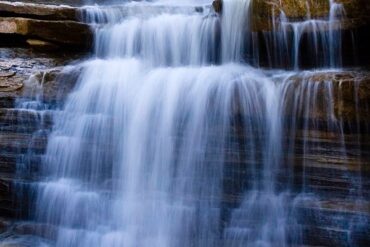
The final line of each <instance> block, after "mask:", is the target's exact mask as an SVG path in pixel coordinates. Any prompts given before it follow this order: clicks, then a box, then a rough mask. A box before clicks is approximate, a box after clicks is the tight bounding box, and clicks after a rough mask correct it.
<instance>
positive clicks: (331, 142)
mask: <svg viewBox="0 0 370 247" xmlns="http://www.w3.org/2000/svg"><path fill="white" fill-rule="evenodd" d="M29 2H32V3H29ZM39 2H40V4H38V3H37V4H35V1H24V3H16V4H15V3H13V1H11V2H8V1H0V45H1V48H0V243H1V241H4V244H5V243H9V245H5V246H13V245H11V244H12V243H13V242H12V241H13V240H17V239H18V238H19V237H22V236H25V235H33V236H36V237H41V238H44V239H49V240H51V241H52V240H53V238H55V236H53V235H47V236H45V234H44V232H45V231H44V230H43V229H44V228H49V229H50V228H52V226H49V225H43V224H39V223H32V222H31V223H30V222H28V221H27V220H28V219H29V217H30V216H32V214H33V212H32V210H33V206H32V204H33V203H35V198H33V197H32V196H33V193H32V185H33V183H34V182H35V181H37V180H39V179H40V177H39V176H40V174H39V170H40V167H39V166H40V165H41V164H42V163H41V159H42V155H43V154H44V152H45V147H46V144H47V142H48V134H49V133H50V131H51V129H52V127H53V114H56V113H54V111H55V110H56V109H60V108H62V107H63V104H64V102H65V100H66V98H67V97H68V94H69V93H70V92H71V91H72V90H73V88H74V86H75V83H76V81H77V78H78V76H79V74H78V62H80V61H82V60H84V59H85V58H86V57H89V56H90V53H89V52H90V51H91V49H92V48H91V47H92V43H93V31H92V30H93V29H92V27H91V26H90V25H89V24H86V23H83V22H82V16H83V11H84V9H83V8H80V7H78V6H76V5H79V4H78V3H76V2H75V1H73V3H72V1H71V2H67V1H55V2H53V3H55V4H59V3H63V4H71V5H72V4H73V5H74V6H73V7H68V6H56V5H49V4H48V5H45V4H44V3H45V1H44V2H43V1H39ZM47 2H48V3H49V1H47ZM300 2H303V1H298V0H297V1H262V0H259V1H255V9H254V11H255V12H256V13H258V14H256V15H255V17H254V18H256V19H255V20H253V22H254V23H255V25H254V28H255V30H254V31H255V33H256V34H257V35H259V36H261V37H262V36H263V37H266V36H264V35H266V33H271V32H274V30H273V29H272V28H271V25H272V22H271V20H272V19H271V16H272V14H274V11H275V10H276V9H279V8H283V9H284V10H285V13H286V14H287V15H288V16H289V17H291V18H294V19H300V18H304V15H305V13H306V11H303V10H302V11H300V10H301V9H302V8H306V7H305V6H304V5H302V4H300ZM309 2H310V3H311V2H312V4H313V3H315V4H319V3H318V2H314V1H309ZM319 2H320V1H319ZM324 2H327V1H323V3H324ZM343 2H344V4H346V10H347V15H348V18H347V19H346V22H345V23H343V25H342V26H341V28H343V34H344V36H345V37H347V38H345V39H347V41H345V44H346V42H347V43H350V41H349V40H352V34H353V33H355V34H357V36H356V38H357V43H356V44H357V45H355V46H356V51H357V54H358V56H357V59H352V58H353V54H354V53H353V52H349V53H348V56H345V64H346V67H345V68H344V69H343V70H340V71H339V70H309V71H299V72H296V73H292V75H291V76H289V77H287V78H286V79H285V81H289V83H290V87H289V88H288V89H287V93H286V100H285V102H284V106H285V107H284V109H286V110H285V112H284V114H285V115H284V119H285V120H284V121H285V122H284V126H285V129H286V130H287V134H286V135H287V136H286V139H287V140H286V142H284V145H285V147H284V148H283V149H284V150H289V151H290V152H291V154H289V155H287V156H286V157H287V161H286V164H291V163H293V164H294V167H293V171H294V174H293V176H292V178H293V181H292V183H293V184H294V186H293V187H294V191H293V192H292V195H291V196H293V194H295V193H297V194H298V193H299V192H300V191H302V188H303V187H305V191H307V192H308V193H311V194H313V195H315V196H313V197H312V198H311V199H307V200H298V202H297V204H298V206H297V207H296V209H295V210H298V211H299V213H297V214H298V215H300V218H299V219H298V222H299V224H300V226H301V227H302V229H303V236H304V239H303V240H304V244H305V246H367V245H368V244H370V237H369V236H370V227H369V223H370V193H369V191H370V123H369V121H370V120H369V119H370V70H369V60H368V55H369V54H370V49H369V48H368V43H367V42H368V41H369V40H370V39H369V35H368V32H367V31H368V30H370V29H369V22H368V19H369V15H368V11H367V10H368V4H367V2H366V3H365V2H361V1H357V2H356V1H344V0H343ZM361 4H364V5H361ZM280 5H282V6H280ZM347 5H348V6H347ZM214 6H216V9H218V10H219V11H222V7H221V6H218V7H217V4H214ZM315 6H316V5H315ZM301 12H302V13H301ZM327 12H328V8H327V6H326V5H325V7H322V6H321V5H318V6H316V11H314V13H313V15H317V16H320V15H322V16H324V15H327ZM303 13H304V14H303ZM260 42H261V44H264V42H265V39H261V41H260ZM351 42H352V41H351ZM259 47H261V48H260V49H261V54H262V57H263V56H264V55H266V50H264V49H265V48H264V47H265V46H264V45H261V46H259ZM300 49H302V50H303V53H304V50H305V49H306V48H305V47H304V46H302V47H301V48H300ZM344 49H347V48H346V46H344ZM351 49H352V46H351ZM306 52H309V51H306ZM303 56H304V55H303ZM260 65H262V66H263V67H265V68H267V67H269V66H271V64H269V62H268V59H267V58H265V59H261V64H260ZM68 66H71V67H73V69H70V70H68ZM277 67H279V68H280V67H281V66H277ZM76 68H77V69H76ZM307 68H310V64H309V63H308V64H307ZM274 69H276V68H274ZM328 81H330V82H331V87H329V88H328V87H326V86H325V85H326V84H327V82H328ZM297 92H301V93H302V92H303V93H302V94H303V95H306V96H307V97H310V95H313V96H314V98H312V99H311V101H308V102H311V105H310V106H309V107H307V106H301V107H299V106H297V105H296V104H297V102H307V100H304V99H300V101H299V100H298V101H297V100H296V99H295V95H297ZM328 95H331V96H332V97H330V98H329V97H328ZM238 97H239V96H238V94H237V93H236V96H235V107H234V110H233V113H232V114H233V119H234V123H233V125H232V130H231V131H230V138H231V139H232V140H233V141H234V143H235V146H234V149H231V150H226V157H225V173H226V174H227V175H225V177H224V182H223V183H224V188H223V191H224V192H223V196H222V202H223V204H224V206H225V208H229V209H232V208H235V207H237V205H240V203H241V201H242V195H243V191H244V190H245V188H246V187H248V181H245V179H243V176H245V174H248V173H249V172H250V166H251V165H255V164H251V162H256V160H249V159H248V155H247V154H245V155H235V153H236V151H237V152H239V153H241V154H243V151H242V150H244V148H245V145H247V144H246V143H248V141H247V139H248V135H244V134H242V133H245V130H244V129H243V123H241V122H240V119H242V117H241V116H240V114H241V113H240V109H239V107H240V102H239V100H238ZM35 104H39V105H37V106H36V107H35ZM329 105H330V107H328V106H329ZM297 107H298V108H297ZM330 114H332V115H333V116H330ZM328 116H330V117H329V118H328ZM292 118H294V119H295V122H294V124H295V125H296V126H297V127H294V128H296V130H295V132H294V135H295V136H294V140H295V142H294V145H293V146H294V147H293V148H292V143H291V141H290V140H291V136H289V135H291V133H292V132H290V131H289V130H290V129H291V128H292V126H291V125H292V122H291V120H292ZM338 123H339V124H340V129H341V131H342V132H341V136H340V137H338V126H336V124H338ZM333 126H334V127H333ZM215 135H216V136H217V126H215ZM179 136H181V134H179ZM343 146H344V148H345V150H346V151H345V153H343V152H342V151H343V150H340V147H343ZM292 161H294V162H292ZM208 162H209V163H210V164H212V155H211V154H209V158H208ZM276 172H277V173H278V174H279V178H280V180H281V181H285V180H286V177H287V176H288V174H286V173H285V172H284V170H280V171H276ZM282 183H283V182H282ZM360 194H361V197H359V195H360ZM359 198H360V199H359ZM227 215H228V213H227V210H225V221H227V218H228V216H227ZM240 220H241V221H242V219H240ZM352 222H356V223H355V224H352ZM358 222H362V224H363V225H357V224H358ZM48 232H49V233H50V232H52V231H48ZM225 241H226V242H225V243H224V245H225V246H227V239H226V240H225ZM18 244H19V245H20V246H22V241H20V242H18ZM0 246H1V244H0ZM15 246H18V245H15ZM24 246H32V244H31V245H30V243H27V242H24Z"/></svg>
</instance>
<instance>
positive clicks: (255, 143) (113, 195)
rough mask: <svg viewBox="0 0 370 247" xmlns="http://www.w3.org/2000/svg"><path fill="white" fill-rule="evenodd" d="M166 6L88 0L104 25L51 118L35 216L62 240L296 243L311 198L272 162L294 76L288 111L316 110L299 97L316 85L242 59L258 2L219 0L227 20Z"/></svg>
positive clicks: (90, 13)
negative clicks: (297, 211) (102, 5)
mask: <svg viewBox="0 0 370 247" xmlns="http://www.w3.org/2000/svg"><path fill="white" fill-rule="evenodd" d="M161 3H162V2H161ZM163 4H164V5H165V6H166V8H162V6H161V8H160V9H159V10H158V8H155V7H154V6H157V5H158V3H155V4H153V5H151V4H150V3H135V4H134V9H132V11H128V12H127V11H126V10H125V11H123V12H121V10H118V11H117V9H114V10H112V9H109V8H108V9H106V10H101V9H99V7H94V8H92V7H91V8H87V18H86V20H87V21H89V22H91V23H106V24H105V25H102V26H100V27H98V28H97V30H96V41H95V56H94V58H92V59H90V60H89V61H86V62H84V63H83V64H82V65H81V66H82V67H83V71H82V73H81V75H80V77H79V80H78V84H77V87H76V88H75V90H74V92H73V93H71V94H70V96H69V97H68V100H67V102H66V104H65V106H64V108H63V111H62V112H61V113H59V114H57V115H56V119H55V126H54V129H53V132H52V134H51V135H50V136H49V141H48V146H47V151H46V154H45V157H44V160H43V163H42V165H43V167H42V170H43V174H44V176H45V180H44V181H42V182H40V183H38V184H37V203H36V213H35V221H36V222H39V223H43V224H46V225H47V226H46V227H45V229H44V231H43V232H44V233H43V235H46V236H49V237H50V238H51V245H52V246H54V245H55V246H60V247H66V246H86V247H90V246H102V247H105V246H113V247H114V246H117V247H118V246H125V247H126V246H127V247H134V246H138V247H145V246H148V247H149V246H151V247H152V246H158V247H166V246H168V247H173V246H184V247H187V246H199V247H206V246H209V247H213V246H232V247H233V246H279V247H280V246H289V245H290V244H292V243H293V244H300V243H301V239H300V236H301V229H300V228H299V227H298V226H297V222H296V219H295V216H296V215H294V214H293V213H291V212H289V210H290V209H291V208H292V207H294V205H295V203H297V201H299V200H301V198H306V197H305V194H302V195H301V196H299V197H297V198H294V196H292V193H291V184H290V183H291V181H290V179H291V177H289V176H287V177H288V178H287V179H286V180H287V181H285V180H284V181H283V182H281V181H280V180H279V179H280V178H279V174H278V172H277V171H278V170H279V168H280V167H281V166H282V165H286V164H284V162H283V160H284V158H286V157H285V156H284V155H285V154H284V150H282V146H283V138H284V136H283V134H284V131H283V119H282V116H283V115H284V114H286V112H284V111H285V109H286V106H287V105H288V104H289V103H287V102H288V101H289V100H288V97H289V95H291V94H292V90H293V89H294V88H295V87H296V86H297V87H298V91H299V90H301V93H300V94H299V95H297V96H296V98H295V99H294V104H293V105H292V107H291V108H292V109H291V112H290V114H292V113H299V115H300V116H308V115H309V114H310V113H311V109H308V108H304V106H303V105H304V104H303V103H302V102H306V100H305V98H304V96H303V95H306V94H307V93H314V94H315V93H316V91H317V89H318V87H319V86H318V85H319V83H317V84H316V85H313V84H312V83H310V82H304V83H302V84H299V85H296V84H295V83H294V82H293V81H294V80H290V78H292V77H293V76H294V75H295V73H291V72H284V71H273V72H272V74H273V76H272V75H271V72H268V71H263V70H260V69H256V68H252V67H250V66H249V65H246V64H242V63H240V62H241V60H242V59H243V56H242V52H243V50H244V49H245V47H244V38H245V35H248V34H247V33H248V29H247V30H245V27H248V26H249V17H250V16H249V15H250V10H249V7H250V4H251V1H249V0H234V1H232V0H229V1H224V13H223V16H222V17H221V18H219V17H217V16H216V15H215V14H214V13H210V14H208V8H206V7H205V8H204V9H203V12H200V11H198V10H196V9H195V8H192V6H193V7H194V6H196V5H195V4H193V3H191V4H189V5H186V6H185V7H184V6H182V7H179V8H176V9H173V8H172V7H173V6H172V5H171V8H170V7H169V6H168V5H166V4H167V3H166V4H165V3H164V2H163ZM148 6H149V8H148ZM150 6H151V7H150ZM189 6H190V8H189ZM129 7H130V6H129ZM151 8H153V10H151ZM220 40H221V42H220ZM216 64H217V65H216ZM329 84H330V83H329ZM323 87H324V88H325V89H326V90H327V92H328V94H329V98H328V102H330V99H331V98H330V93H331V92H332V89H331V88H330V85H326V84H325V83H323ZM313 101H314V102H313V104H315V99H313ZM302 107H303V109H302ZM286 111H288V110H286ZM328 112H329V113H328V115H330V117H332V109H329V111H328ZM297 118H298V117H297ZM294 120H295V118H294ZM330 120H331V121H330V122H336V121H337V119H335V117H334V118H333V119H330ZM294 124H295V123H292V125H293V127H292V132H291V133H290V134H291V135H292V137H293V139H294V136H295V132H294V131H295V127H294ZM238 135H241V136H243V137H248V138H245V140H242V141H241V140H239V139H238V138H237V137H236V136H238ZM289 144H290V145H291V146H294V141H292V143H289ZM236 147H237V148H238V149H236ZM235 150H239V151H235ZM235 152H236V153H235ZM243 156H246V157H247V158H246V160H244V159H243ZM235 160H239V162H242V164H241V165H240V164H239V165H240V166H241V167H242V168H237V167H236V166H235V168H234V167H233V166H232V165H233V164H230V163H233V162H234V161H235ZM244 162H245V163H244ZM246 164H248V166H246ZM234 165H235V164H234ZM288 165H292V164H290V163H289V164H288ZM288 167H289V166H288ZM234 169H235V171H234ZM238 169H245V177H243V178H240V181H236V183H243V184H244V185H240V186H239V185H237V186H236V187H238V188H237V190H239V191H238V192H239V194H240V195H242V198H239V199H231V200H230V199H228V197H227V195H226V193H225V192H228V191H229V190H233V188H231V189H230V188H228V184H227V183H228V181H229V180H228V179H229V177H228V176H229V175H228V173H231V174H233V173H234V172H235V173H237V172H238ZM286 172H287V173H288V174H290V173H291V172H292V171H291V170H290V168H289V169H288V170H287V171H286ZM239 176H240V175H239ZM233 179H234V178H233ZM231 192H234V191H231ZM303 192H305V191H304V189H303ZM233 200H234V201H233ZM302 200H303V199H302ZM230 201H232V202H230ZM227 203H230V204H232V206H231V207H230V208H228V209H225V206H224V204H227ZM292 229H293V230H292Z"/></svg>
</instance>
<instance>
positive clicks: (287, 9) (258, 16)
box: [252, 0, 370, 31]
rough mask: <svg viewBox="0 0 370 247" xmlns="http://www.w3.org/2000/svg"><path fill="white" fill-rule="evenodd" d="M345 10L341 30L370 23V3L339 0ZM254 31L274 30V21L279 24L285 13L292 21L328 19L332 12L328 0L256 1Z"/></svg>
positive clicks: (357, 0) (253, 5)
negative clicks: (281, 16) (281, 14)
mask: <svg viewBox="0 0 370 247" xmlns="http://www.w3.org/2000/svg"><path fill="white" fill-rule="evenodd" d="M336 2H337V3H342V4H343V7H344V9H345V12H346V13H345V14H346V16H345V18H343V19H342V20H341V23H340V24H341V25H340V28H341V29H353V28H359V27H361V26H364V25H369V23H370V15H369V10H370V2H369V1H366V0H338V1H336ZM252 8H253V10H252V11H253V17H252V18H253V19H252V23H253V29H254V30H255V31H268V30H272V27H273V19H275V20H274V22H275V24H279V21H280V19H279V17H280V13H281V12H284V14H285V15H286V17H287V18H288V19H289V20H290V21H304V20H307V19H310V18H312V19H327V18H328V16H329V12H330V6H329V1H328V0H308V1H302V0H254V1H253V4H252Z"/></svg>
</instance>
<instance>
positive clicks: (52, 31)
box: [0, 17, 93, 47]
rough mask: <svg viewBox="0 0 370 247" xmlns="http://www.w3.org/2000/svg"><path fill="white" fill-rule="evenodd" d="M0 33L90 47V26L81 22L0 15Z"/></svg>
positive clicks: (91, 35)
mask: <svg viewBox="0 0 370 247" xmlns="http://www.w3.org/2000/svg"><path fill="white" fill-rule="evenodd" d="M1 33H3V34H18V35H23V36H27V37H37V38H39V39H41V40H45V41H49V42H55V43H57V44H62V45H68V46H79V47H90V45H91V41H92V37H93V34H92V31H91V29H90V27H89V26H88V25H86V24H83V23H78V22H74V21H41V20H34V19H28V18H21V17H0V34H1Z"/></svg>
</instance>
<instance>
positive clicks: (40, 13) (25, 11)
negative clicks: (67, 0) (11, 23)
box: [0, 1, 80, 21]
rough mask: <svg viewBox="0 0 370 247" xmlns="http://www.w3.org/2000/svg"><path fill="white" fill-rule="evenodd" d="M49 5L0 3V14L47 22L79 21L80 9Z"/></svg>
mask: <svg viewBox="0 0 370 247" xmlns="http://www.w3.org/2000/svg"><path fill="white" fill-rule="evenodd" d="M50 3H51V2H50V1H49V3H48V5H44V4H36V3H34V2H33V3H24V2H8V1H0V14H1V15H3V16H6V15H9V16H17V15H19V16H28V17H35V18H36V19H37V18H38V19H47V20H74V21H78V20H79V16H80V14H79V9H78V8H75V7H70V6H66V5H62V6H60V5H59V6H58V5H49V4H50Z"/></svg>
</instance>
